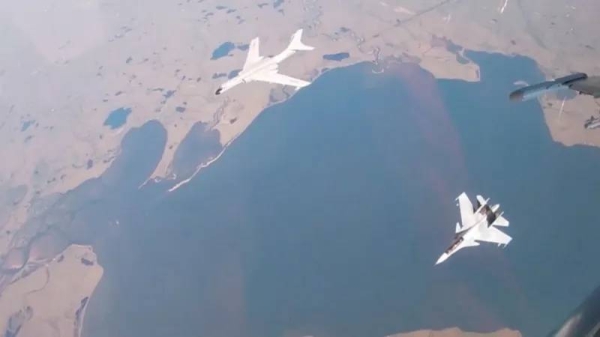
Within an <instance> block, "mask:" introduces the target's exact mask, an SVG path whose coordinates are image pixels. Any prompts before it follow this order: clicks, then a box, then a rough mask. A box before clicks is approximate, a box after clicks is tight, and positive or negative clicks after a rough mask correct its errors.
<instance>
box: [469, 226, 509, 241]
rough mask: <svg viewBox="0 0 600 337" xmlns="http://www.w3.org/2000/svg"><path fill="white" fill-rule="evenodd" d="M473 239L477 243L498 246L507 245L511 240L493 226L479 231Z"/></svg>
mask: <svg viewBox="0 0 600 337" xmlns="http://www.w3.org/2000/svg"><path fill="white" fill-rule="evenodd" d="M473 239H474V240H477V241H486V242H491V243H497V244H498V245H501V244H502V245H508V243H509V242H510V241H511V240H512V238H511V237H510V236H508V235H506V234H504V233H503V232H502V231H500V230H499V229H498V228H496V227H494V226H490V227H486V228H484V229H481V231H480V232H479V233H478V234H477V236H475V237H474V238H473Z"/></svg>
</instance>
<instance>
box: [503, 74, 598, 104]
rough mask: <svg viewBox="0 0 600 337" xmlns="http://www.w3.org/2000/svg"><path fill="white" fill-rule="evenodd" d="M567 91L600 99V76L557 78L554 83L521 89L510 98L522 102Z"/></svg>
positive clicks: (582, 75) (580, 75)
mask: <svg viewBox="0 0 600 337" xmlns="http://www.w3.org/2000/svg"><path fill="white" fill-rule="evenodd" d="M566 89H571V90H574V91H576V92H578V93H579V94H582V95H590V96H593V97H594V98H600V76H588V75H587V74H585V73H575V74H571V75H568V76H565V77H561V78H557V79H555V80H553V81H546V82H542V83H538V84H534V85H530V86H527V87H524V88H520V89H518V90H515V91H513V92H511V93H510V95H509V98H510V100H511V101H517V102H521V101H527V100H530V99H532V98H537V97H539V96H541V95H543V94H546V93H549V92H553V91H559V90H566Z"/></svg>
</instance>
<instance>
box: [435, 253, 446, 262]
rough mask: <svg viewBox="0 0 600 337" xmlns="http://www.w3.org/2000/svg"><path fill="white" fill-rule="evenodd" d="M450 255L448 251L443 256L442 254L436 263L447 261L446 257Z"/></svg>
mask: <svg viewBox="0 0 600 337" xmlns="http://www.w3.org/2000/svg"><path fill="white" fill-rule="evenodd" d="M448 256H449V255H448V254H446V253H444V254H442V256H440V258H439V259H438V260H437V262H436V263H435V264H436V265H438V264H440V263H442V262H444V261H446V259H448Z"/></svg>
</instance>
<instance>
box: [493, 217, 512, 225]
mask: <svg viewBox="0 0 600 337" xmlns="http://www.w3.org/2000/svg"><path fill="white" fill-rule="evenodd" d="M492 225H494V226H500V227H508V225H509V222H508V220H506V218H505V217H503V216H502V215H499V216H498V217H497V218H496V220H494V223H492Z"/></svg>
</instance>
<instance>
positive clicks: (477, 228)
mask: <svg viewBox="0 0 600 337" xmlns="http://www.w3.org/2000/svg"><path fill="white" fill-rule="evenodd" d="M476 198H477V206H476V207H473V204H472V203H471V201H470V200H469V197H467V194H466V193H465V192H463V193H461V194H460V195H459V196H458V197H457V198H456V200H457V201H458V207H459V208H460V217H461V222H462V226H461V224H460V223H458V222H457V223H456V231H455V232H456V234H455V236H454V239H453V240H452V244H451V245H450V247H448V249H446V251H444V253H443V254H442V255H441V256H440V258H439V259H438V260H437V261H436V263H435V264H436V265H438V264H440V263H442V262H444V261H446V260H447V259H448V258H449V257H450V256H452V254H454V253H456V252H457V251H459V250H460V249H462V248H465V247H476V246H479V241H485V242H491V243H497V244H498V247H500V246H501V245H504V246H505V247H506V245H508V243H509V242H510V241H511V240H512V238H511V237H510V236H508V235H506V234H505V233H504V232H502V231H500V230H499V229H498V228H497V227H508V225H509V222H508V220H506V219H505V218H504V217H503V216H502V214H503V213H502V212H499V209H500V205H499V204H496V205H494V206H491V207H490V206H489V205H488V201H489V200H490V199H489V198H488V199H484V198H483V197H482V196H481V195H478V196H477V197H476Z"/></svg>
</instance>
